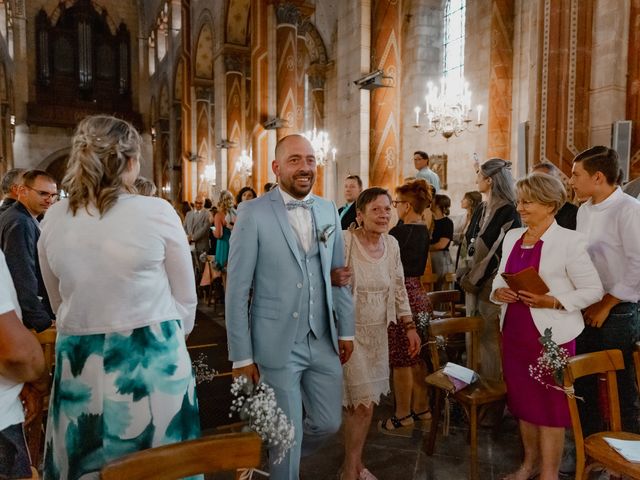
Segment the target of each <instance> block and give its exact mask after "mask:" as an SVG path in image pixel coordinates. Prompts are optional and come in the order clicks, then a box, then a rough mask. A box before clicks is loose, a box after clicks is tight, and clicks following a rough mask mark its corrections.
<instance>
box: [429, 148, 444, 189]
mask: <svg viewBox="0 0 640 480" xmlns="http://www.w3.org/2000/svg"><path fill="white" fill-rule="evenodd" d="M447 162H448V157H447V154H446V153H442V154H440V155H429V167H430V168H431V170H433V171H434V172H436V173H437V174H438V177H439V178H440V188H441V189H442V190H446V189H447Z"/></svg>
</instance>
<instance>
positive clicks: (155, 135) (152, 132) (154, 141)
mask: <svg viewBox="0 0 640 480" xmlns="http://www.w3.org/2000/svg"><path fill="white" fill-rule="evenodd" d="M157 138H158V134H157V133H156V127H151V143H153V144H154V145H155V143H156V139H157Z"/></svg>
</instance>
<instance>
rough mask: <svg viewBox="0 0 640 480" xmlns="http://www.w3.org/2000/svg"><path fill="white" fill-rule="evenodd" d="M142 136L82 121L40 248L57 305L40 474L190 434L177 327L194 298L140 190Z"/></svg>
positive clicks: (190, 312) (180, 243) (170, 214)
mask: <svg viewBox="0 0 640 480" xmlns="http://www.w3.org/2000/svg"><path fill="white" fill-rule="evenodd" d="M141 145H142V140H141V138H140V134H139V133H138V132H137V131H136V130H135V128H133V126H132V125H131V124H129V123H127V122H125V121H123V120H119V119H117V118H114V117H111V116H103V115H98V116H91V117H87V118H85V119H84V120H82V121H81V122H80V124H79V125H78V128H77V130H76V132H75V135H74V137H73V139H72V147H71V154H70V156H69V163H68V165H69V168H68V170H67V174H66V175H65V178H64V180H63V188H64V189H65V191H67V192H68V198H66V199H63V200H61V201H59V202H58V203H56V204H55V205H53V206H52V207H51V208H50V209H49V211H48V212H47V215H46V217H45V219H44V220H43V222H42V234H41V236H40V242H39V243H38V252H39V260H40V268H41V270H42V277H43V279H44V282H45V285H46V287H47V292H48V293H49V298H50V300H51V306H52V307H53V309H54V310H55V311H56V312H57V321H56V326H57V329H58V338H57V341H56V360H55V363H56V369H55V374H54V378H53V387H52V392H51V403H50V407H49V418H48V423H47V432H46V442H45V466H44V478H45V479H58V478H80V477H82V478H97V477H98V476H99V472H100V469H101V468H102V467H103V466H104V464H106V463H107V462H109V461H111V460H113V459H115V458H118V457H121V456H123V455H126V454H128V453H131V452H135V451H138V450H143V449H146V448H150V447H155V446H158V445H163V444H168V443H173V442H180V441H183V440H188V439H192V438H196V437H198V436H199V434H200V425H199V417H198V403H197V400H196V396H195V382H194V378H193V374H192V368H191V362H190V360H189V354H188V353H187V348H186V344H185V336H186V335H187V334H188V333H189V332H191V330H192V328H193V325H194V319H195V311H196V304H197V297H196V292H195V279H194V276H193V268H192V265H191V255H190V252H189V245H188V243H187V239H186V236H185V234H184V231H183V229H182V225H181V224H180V219H179V218H178V215H177V214H176V212H175V211H174V210H173V208H172V207H171V205H170V204H169V203H168V202H166V201H165V200H162V199H160V198H154V197H146V196H142V195H137V194H136V190H135V187H134V182H135V179H136V177H137V176H138V173H139V171H140V161H139V159H140V149H141Z"/></svg>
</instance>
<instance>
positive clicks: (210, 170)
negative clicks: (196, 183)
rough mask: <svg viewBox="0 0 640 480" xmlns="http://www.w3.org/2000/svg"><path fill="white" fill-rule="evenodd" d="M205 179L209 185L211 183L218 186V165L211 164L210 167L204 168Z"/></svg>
mask: <svg viewBox="0 0 640 480" xmlns="http://www.w3.org/2000/svg"><path fill="white" fill-rule="evenodd" d="M203 177H204V179H205V180H206V181H207V183H209V184H210V185H215V184H216V164H215V163H210V164H209V165H207V166H206V167H204V174H203Z"/></svg>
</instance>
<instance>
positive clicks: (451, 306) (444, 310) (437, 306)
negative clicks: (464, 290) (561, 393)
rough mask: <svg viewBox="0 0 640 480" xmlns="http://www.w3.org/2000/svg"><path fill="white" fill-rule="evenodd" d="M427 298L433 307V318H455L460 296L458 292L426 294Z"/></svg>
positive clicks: (448, 291) (444, 291) (447, 291)
mask: <svg viewBox="0 0 640 480" xmlns="http://www.w3.org/2000/svg"><path fill="white" fill-rule="evenodd" d="M427 297H428V298H429V300H430V301H431V305H433V310H434V317H440V318H449V317H455V316H457V311H456V304H457V303H458V302H459V301H460V298H461V295H460V292H459V291H458V290H440V291H438V292H427Z"/></svg>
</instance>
